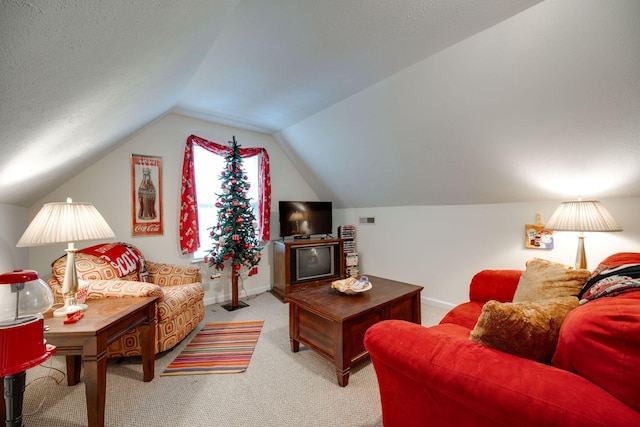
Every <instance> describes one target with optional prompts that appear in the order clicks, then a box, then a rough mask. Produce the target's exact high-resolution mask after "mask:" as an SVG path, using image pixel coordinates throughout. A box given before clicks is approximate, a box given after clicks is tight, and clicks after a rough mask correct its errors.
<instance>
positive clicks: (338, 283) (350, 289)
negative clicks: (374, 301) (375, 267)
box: [331, 276, 372, 295]
mask: <svg viewBox="0 0 640 427" xmlns="http://www.w3.org/2000/svg"><path fill="white" fill-rule="evenodd" d="M331 287H332V288H333V289H336V290H338V291H340V292H342V293H343V294H346V295H356V294H359V293H362V292H366V291H368V290H369V289H371V288H372V285H371V282H369V279H368V278H367V277H366V276H361V277H360V278H359V279H356V278H355V277H349V278H346V279H342V280H335V281H333V282H331Z"/></svg>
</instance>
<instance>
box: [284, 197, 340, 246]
mask: <svg viewBox="0 0 640 427" xmlns="http://www.w3.org/2000/svg"><path fill="white" fill-rule="evenodd" d="M279 208H280V237H287V236H294V237H295V236H297V237H301V236H310V235H313V234H331V233H332V232H333V223H332V217H331V215H332V212H331V202H293V201H280V203H279Z"/></svg>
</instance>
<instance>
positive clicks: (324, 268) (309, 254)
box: [291, 242, 341, 284]
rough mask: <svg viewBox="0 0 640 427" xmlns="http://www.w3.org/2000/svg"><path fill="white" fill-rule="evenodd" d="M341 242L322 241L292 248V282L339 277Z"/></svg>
mask: <svg viewBox="0 0 640 427" xmlns="http://www.w3.org/2000/svg"><path fill="white" fill-rule="evenodd" d="M338 248H339V244H338V243H336V242H332V243H321V244H317V243H316V244H309V245H303V246H295V247H292V248H291V283H292V284H296V283H302V282H307V281H310V280H319V279H325V278H334V277H335V278H338V277H339V275H340V271H339V267H340V266H339V263H340V262H341V258H340V253H339V250H338Z"/></svg>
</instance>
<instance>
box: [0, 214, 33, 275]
mask: <svg viewBox="0 0 640 427" xmlns="http://www.w3.org/2000/svg"><path fill="white" fill-rule="evenodd" d="M27 214H28V211H27V209H26V208H22V207H19V206H13V205H5V204H0V273H6V272H8V271H11V270H15V269H17V268H21V269H26V268H28V252H27V249H24V248H17V247H16V243H18V240H19V239H20V237H21V236H22V233H23V232H24V230H25V229H26V228H27V225H28V223H27Z"/></svg>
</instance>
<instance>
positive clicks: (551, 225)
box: [546, 200, 622, 231]
mask: <svg viewBox="0 0 640 427" xmlns="http://www.w3.org/2000/svg"><path fill="white" fill-rule="evenodd" d="M546 228H547V229H549V230H557V231H622V228H621V227H620V225H619V224H618V222H617V221H616V220H615V219H614V218H613V216H611V214H610V213H609V211H608V210H607V209H606V208H605V207H604V206H603V205H602V203H600V202H598V201H595V200H584V201H583V200H578V201H574V202H563V203H562V204H561V205H560V206H559V207H558V209H556V211H555V212H554V213H553V215H552V216H551V218H549V221H547V225H546Z"/></svg>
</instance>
